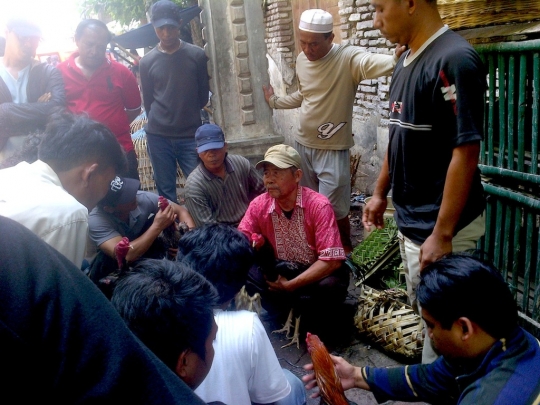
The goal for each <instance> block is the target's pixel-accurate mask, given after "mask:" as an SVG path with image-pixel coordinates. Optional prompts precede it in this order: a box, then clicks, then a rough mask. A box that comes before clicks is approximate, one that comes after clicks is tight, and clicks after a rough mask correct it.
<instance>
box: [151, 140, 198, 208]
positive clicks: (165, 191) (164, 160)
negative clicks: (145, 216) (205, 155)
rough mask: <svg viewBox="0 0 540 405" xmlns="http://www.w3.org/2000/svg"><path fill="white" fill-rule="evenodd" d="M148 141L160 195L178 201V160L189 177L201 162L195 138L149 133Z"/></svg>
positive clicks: (183, 171)
mask: <svg viewBox="0 0 540 405" xmlns="http://www.w3.org/2000/svg"><path fill="white" fill-rule="evenodd" d="M146 142H147V146H148V155H149V156H150V161H151V162H152V168H153V169H154V180H155V182H156V186H157V191H158V193H159V195H162V196H163V197H165V198H168V199H169V200H171V201H172V202H176V203H177V202H178V198H177V194H176V162H178V164H179V165H180V169H182V173H183V174H184V176H185V178H186V179H187V177H188V176H189V174H190V173H191V172H192V171H193V169H195V167H197V165H198V164H199V155H198V154H197V150H196V146H195V138H169V137H165V136H159V135H152V134H148V133H147V134H146Z"/></svg>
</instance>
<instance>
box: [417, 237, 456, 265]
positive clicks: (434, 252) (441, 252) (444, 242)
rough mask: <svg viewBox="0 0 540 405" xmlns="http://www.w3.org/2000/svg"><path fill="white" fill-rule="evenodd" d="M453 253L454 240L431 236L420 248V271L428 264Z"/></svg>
mask: <svg viewBox="0 0 540 405" xmlns="http://www.w3.org/2000/svg"><path fill="white" fill-rule="evenodd" d="M449 253H452V238H444V237H439V236H437V235H434V234H431V235H429V237H428V238H427V239H426V240H425V241H424V243H423V244H422V246H420V257H419V261H420V271H422V269H423V268H425V267H426V266H427V265H428V264H430V263H433V262H434V261H437V260H439V259H440V258H441V257H443V256H445V255H447V254H449Z"/></svg>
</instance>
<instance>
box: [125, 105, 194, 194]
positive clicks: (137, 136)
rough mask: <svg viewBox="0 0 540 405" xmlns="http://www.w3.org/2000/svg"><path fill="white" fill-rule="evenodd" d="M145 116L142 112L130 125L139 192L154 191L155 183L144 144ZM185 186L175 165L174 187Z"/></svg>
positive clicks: (184, 180)
mask: <svg viewBox="0 0 540 405" xmlns="http://www.w3.org/2000/svg"><path fill="white" fill-rule="evenodd" d="M146 121H147V119H146V114H145V113H144V112H143V113H142V114H141V115H139V116H138V117H137V118H135V120H134V121H133V122H132V123H131V125H130V130H131V140H132V141H133V146H134V147H135V153H136V154H137V164H138V171H139V178H140V180H141V190H145V191H156V182H155V181H154V169H153V168H152V163H151V161H150V156H149V155H148V147H147V143H146V132H145V131H144V125H145V124H146ZM185 184H186V178H185V177H184V174H183V173H182V170H181V169H180V166H179V165H178V164H177V165H176V187H177V188H180V187H184V186H185Z"/></svg>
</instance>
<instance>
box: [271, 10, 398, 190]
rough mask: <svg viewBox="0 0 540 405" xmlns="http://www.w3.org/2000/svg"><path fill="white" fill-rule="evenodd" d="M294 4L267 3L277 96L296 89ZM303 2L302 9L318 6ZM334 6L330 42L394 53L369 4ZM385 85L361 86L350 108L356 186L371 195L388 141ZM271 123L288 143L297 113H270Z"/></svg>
mask: <svg viewBox="0 0 540 405" xmlns="http://www.w3.org/2000/svg"><path fill="white" fill-rule="evenodd" d="M293 1H298V0H268V1H267V2H266V10H265V14H264V16H265V18H264V21H265V25H266V27H265V28H266V31H265V42H266V47H267V52H268V55H267V57H268V62H269V76H270V83H271V84H272V86H273V87H274V91H275V92H276V94H278V95H286V94H290V93H292V92H294V91H296V89H297V83H296V78H295V70H294V67H295V59H296V56H297V54H298V53H299V52H300V51H299V50H298V49H296V48H295V40H294V34H295V27H294V21H295V17H297V18H296V20H298V16H295V15H293V13H294V12H298V13H301V12H302V11H303V10H302V9H300V8H298V7H296V8H295V7H292V6H291V4H292V2H293ZM307 3H309V4H306V6H309V7H317V5H315V4H311V3H310V2H307ZM326 3H328V2H326ZM335 3H336V4H337V5H338V6H339V17H338V18H339V26H338V27H339V29H337V30H336V29H335V30H334V33H335V35H336V39H335V40H334V42H338V43H342V44H351V45H355V46H359V47H361V48H363V49H365V50H366V51H369V52H373V53H380V54H391V53H392V52H393V48H394V46H392V45H391V44H390V43H389V42H388V41H386V40H385V39H384V38H382V37H381V36H380V34H379V31H378V30H376V29H374V28H373V19H372V17H373V13H372V12H371V10H370V7H369V0H356V1H355V0H341V1H337V0H336V1H335ZM305 8H308V7H305ZM336 23H337V21H336ZM336 31H337V32H336ZM389 84H390V80H389V78H387V77H381V78H378V79H374V80H365V81H363V82H361V83H360V85H359V86H358V90H357V94H356V100H355V105H354V107H353V133H354V139H355V146H354V147H353V149H351V153H352V154H354V155H356V156H359V157H360V164H359V166H358V171H357V173H356V182H355V188H356V189H358V190H360V191H361V192H365V193H369V194H370V193H372V192H373V187H374V185H375V182H376V180H377V176H378V173H379V170H380V166H381V163H382V160H383V158H384V152H385V150H386V145H387V142H388V129H387V127H388V115H389V112H388V89H389ZM273 122H274V129H275V131H276V132H277V133H279V134H281V135H283V136H284V137H285V140H286V142H287V143H290V142H291V141H292V138H293V135H294V131H295V128H296V125H297V123H298V112H297V110H274V114H273Z"/></svg>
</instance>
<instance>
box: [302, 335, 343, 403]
mask: <svg viewBox="0 0 540 405" xmlns="http://www.w3.org/2000/svg"><path fill="white" fill-rule="evenodd" d="M306 344H307V350H308V352H309V355H310V356H311V361H312V362H313V370H314V371H315V380H317V385H318V386H319V393H320V395H321V398H322V400H321V404H322V403H325V404H328V405H349V401H348V400H347V397H345V392H344V391H343V386H342V385H341V381H340V379H339V377H338V375H337V372H336V369H335V367H334V362H333V361H332V358H331V357H330V354H328V350H326V347H325V346H324V343H323V342H321V340H320V339H319V337H318V336H317V335H312V334H311V333H309V332H308V333H307V337H306ZM323 401H324V402H323Z"/></svg>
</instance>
